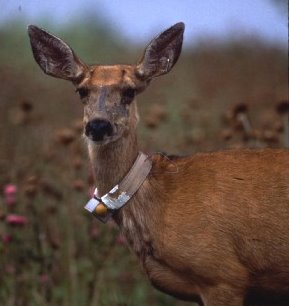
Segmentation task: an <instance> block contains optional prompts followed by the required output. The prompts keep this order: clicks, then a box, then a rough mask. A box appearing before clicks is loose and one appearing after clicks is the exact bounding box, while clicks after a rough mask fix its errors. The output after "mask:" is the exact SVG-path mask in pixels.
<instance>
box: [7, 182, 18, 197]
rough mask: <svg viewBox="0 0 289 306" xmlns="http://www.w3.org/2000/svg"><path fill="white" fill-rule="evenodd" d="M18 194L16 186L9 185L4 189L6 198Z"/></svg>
mask: <svg viewBox="0 0 289 306" xmlns="http://www.w3.org/2000/svg"><path fill="white" fill-rule="evenodd" d="M16 193H17V187H16V185H14V184H8V185H6V186H5V187H4V195H5V196H11V195H14V196H15V195H16Z"/></svg>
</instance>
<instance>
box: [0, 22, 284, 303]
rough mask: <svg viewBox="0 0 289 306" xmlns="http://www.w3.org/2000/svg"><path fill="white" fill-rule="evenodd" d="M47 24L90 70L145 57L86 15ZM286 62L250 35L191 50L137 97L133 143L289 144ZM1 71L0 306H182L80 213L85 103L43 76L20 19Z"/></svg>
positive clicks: (5, 44)
mask: <svg viewBox="0 0 289 306" xmlns="http://www.w3.org/2000/svg"><path fill="white" fill-rule="evenodd" d="M47 29H49V30H50V31H51V32H54V33H55V34H57V36H60V37H62V38H63V39H64V40H65V41H67V42H68V43H69V44H70V45H71V46H73V48H74V50H75V51H76V53H77V54H79V55H80V57H81V58H82V59H83V60H85V61H86V62H87V63H96V62H97V63H107V64H113V63H134V62H136V60H137V59H138V57H139V56H140V55H141V52H142V48H140V47H139V46H128V45H127V42H123V41H121V40H119V39H117V38H116V37H114V36H113V35H112V34H111V33H110V31H109V29H108V28H107V26H106V25H105V24H95V23H92V22H90V21H89V20H88V21H86V22H82V23H81V25H80V24H75V25H69V27H66V28H61V29H59V28H57V29H56V28H54V27H53V26H51V25H49V23H47ZM186 43H187V44H190V42H189V41H186ZM287 64H288V59H287V51H286V50H282V49H280V47H278V46H274V45H268V44H265V43H263V42H262V41H260V40H258V38H254V37H253V38H252V37H247V38H242V39H240V40H238V39H232V40H230V41H226V42H216V41H212V40H204V41H199V42H198V44H195V47H190V48H189V47H187V48H186V49H185V50H184V52H183V54H182V56H181V58H180V60H179V62H178V64H177V65H176V66H175V68H174V70H173V72H171V73H170V74H169V75H167V76H164V77H161V78H159V79H156V80H154V82H153V83H152V84H151V86H150V88H149V89H148V90H147V92H145V93H144V94H142V95H141V96H140V97H139V98H138V102H139V111H140V117H141V122H140V125H139V131H138V132H139V142H140V146H141V148H142V149H143V150H145V151H165V152H169V153H173V154H189V153H193V152H196V151H211V150H219V149H231V148H241V147H251V148H262V147H285V146H288V134H287V135H286V133H288V117H287V115H286V111H288V89H287V85H288V78H287ZM0 69H1V73H0V84H1V89H0V190H1V195H0V271H1V273H0V305H3V306H4V305H5V306H9V305H11V306H12V305H13V306H26V305H29V306H33V305H37V306H39V305H59V306H60V305H63V306H82V305H83V306H84V305H85V306H96V305H98V306H106V305H111V306H130V305H139V306H142V305H143V306H145V305H160V306H161V305H164V306H165V305H166V306H173V305H178V306H181V305H187V304H186V303H184V302H181V301H177V300H175V299H173V298H170V297H168V296H166V295H164V294H162V293H159V292H157V291H156V290H154V289H153V288H152V287H151V286H150V284H149V283H148V281H147V279H146V277H145V275H144V273H143V272H142V270H141V268H140V266H139V264H138V262H137V261H136V259H135V257H134V255H131V254H130V253H129V251H128V249H127V247H126V246H125V239H124V238H123V237H122V236H120V235H119V234H118V230H117V228H115V226H114V225H113V224H111V223H109V224H108V225H102V224H100V223H98V222H97V221H96V220H94V219H93V218H92V217H91V216H90V215H88V214H87V213H86V212H85V211H84V209H83V206H84V204H85V203H86V201H87V200H88V198H89V192H90V190H91V188H92V187H93V180H92V177H91V171H90V165H89V163H88V157H87V154H86V148H85V146H84V143H83V141H82V139H81V134H82V122H81V117H82V107H81V103H80V102H79V99H78V96H77V94H76V93H75V92H74V90H73V87H72V86H71V84H69V83H66V82H65V81H60V80H57V79H53V78H50V77H46V76H45V75H44V74H43V73H42V72H41V71H40V69H39V67H38V66H37V65H36V63H35V62H34V60H33V58H32V53H31V51H30V46H29V42H28V37H27V35H26V25H25V24H24V23H23V22H21V21H20V22H12V23H10V24H7V25H5V26H2V28H1V29H0Z"/></svg>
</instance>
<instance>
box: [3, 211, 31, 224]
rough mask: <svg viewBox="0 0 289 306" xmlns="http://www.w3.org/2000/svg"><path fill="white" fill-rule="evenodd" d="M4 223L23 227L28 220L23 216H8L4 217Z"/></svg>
mask: <svg viewBox="0 0 289 306" xmlns="http://www.w3.org/2000/svg"><path fill="white" fill-rule="evenodd" d="M6 222H7V223H8V224H10V225H19V226H24V225H26V224H27V223H28V219H27V218H26V217H25V216H20V215H14V214H10V215H8V216H7V217H6Z"/></svg>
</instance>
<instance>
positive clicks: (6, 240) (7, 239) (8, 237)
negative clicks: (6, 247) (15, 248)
mask: <svg viewBox="0 0 289 306" xmlns="http://www.w3.org/2000/svg"><path fill="white" fill-rule="evenodd" d="M2 241H3V242H4V243H9V242H11V241H12V236H11V235H10V234H4V235H3V236H2Z"/></svg>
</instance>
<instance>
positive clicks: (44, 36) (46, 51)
mask: <svg viewBox="0 0 289 306" xmlns="http://www.w3.org/2000/svg"><path fill="white" fill-rule="evenodd" d="M28 34H29V38H30V44H31V47H32V52H33V55H34V58H35V60H36V62H37V63H38V65H39V66H40V68H41V69H42V70H43V71H44V72H45V73H46V74H49V75H51V76H54V77H56V78H61V79H65V80H70V81H73V82H79V81H80V80H81V79H82V78H83V77H84V74H85V72H86V71H87V67H86V65H85V64H83V63H82V62H81V61H80V59H79V58H78V57H77V56H76V55H75V53H74V52H73V50H72V49H71V48H70V47H69V46H68V45H67V44H66V43H65V42H64V41H62V40H61V39H60V38H58V37H56V36H53V35H51V34H49V33H47V32H46V31H44V30H42V29H39V28H38V27H36V26H33V25H30V26H29V27H28Z"/></svg>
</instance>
